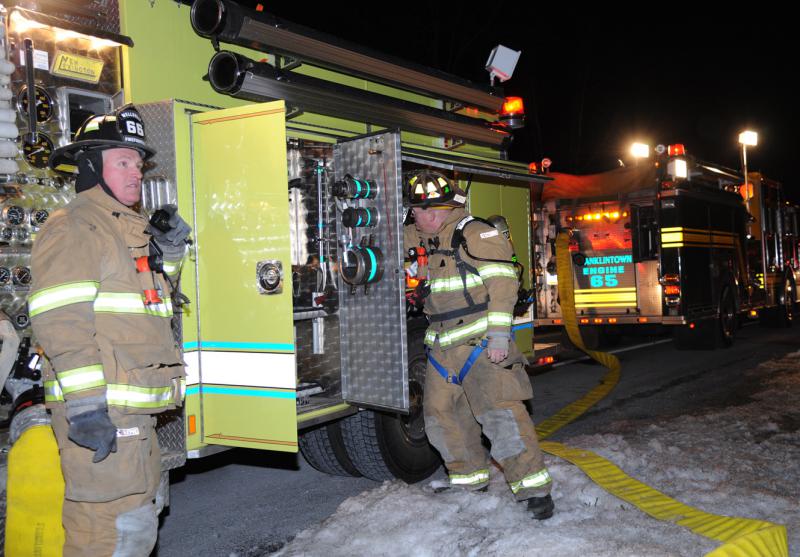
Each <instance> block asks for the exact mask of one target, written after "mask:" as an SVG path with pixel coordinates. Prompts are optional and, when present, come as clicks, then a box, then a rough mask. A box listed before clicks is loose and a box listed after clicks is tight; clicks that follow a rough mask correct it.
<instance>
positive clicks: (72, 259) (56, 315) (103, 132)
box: [29, 106, 190, 556]
mask: <svg viewBox="0 0 800 557" xmlns="http://www.w3.org/2000/svg"><path fill="white" fill-rule="evenodd" d="M154 154H155V152H154V151H153V150H152V149H150V148H149V147H148V146H147V145H146V144H145V134H144V125H143V122H142V119H141V117H140V115H139V113H138V112H137V111H136V109H135V108H134V107H132V106H126V107H123V108H121V109H118V110H116V111H115V112H114V113H113V114H109V115H102V116H94V117H92V118H90V119H88V120H87V121H86V122H85V123H84V124H83V125H82V126H81V128H80V129H79V130H78V132H77V133H76V135H75V141H74V142H73V143H71V144H69V145H67V146H64V147H61V148H59V149H57V150H56V151H55V152H54V153H53V155H52V157H51V159H50V166H51V167H53V168H55V169H56V170H60V171H62V172H63V171H66V172H70V171H72V172H75V171H77V174H78V175H77V179H76V185H75V189H76V193H77V196H76V198H75V199H74V200H73V201H72V202H70V203H69V204H68V205H67V206H66V207H64V208H63V209H61V210H59V211H57V212H55V213H54V214H53V215H52V216H51V217H50V219H48V221H47V223H46V224H45V226H44V227H43V229H42V231H41V233H40V234H39V236H38V238H37V240H36V243H35V245H34V248H33V254H32V263H31V266H32V273H33V277H34V278H33V285H32V291H31V295H30V298H29V311H30V315H31V319H32V326H33V332H34V334H35V336H36V338H37V340H38V342H39V343H40V344H41V346H42V347H43V348H44V351H45V355H46V357H47V358H46V360H47V363H46V365H45V369H44V379H45V400H46V405H47V407H48V409H49V410H50V412H51V414H52V426H53V431H54V433H55V436H56V440H57V443H58V447H59V453H60V457H61V469H62V471H63V474H64V481H65V488H66V489H65V501H64V510H63V515H62V522H63V525H64V530H65V536H66V541H65V544H64V555H66V556H71V555H87V556H88V555H91V556H101V555H112V554H113V555H120V556H123V555H124V556H134V555H136V556H138V555H141V556H147V555H150V552H151V551H152V548H153V547H154V545H155V542H156V536H157V532H158V513H159V512H160V510H161V509H160V508H159V507H160V506H163V497H158V498H157V494H161V495H163V490H165V489H166V488H167V486H168V483H166V482H165V480H166V479H167V478H166V475H164V476H162V473H161V456H160V451H159V446H158V439H157V437H156V432H155V427H154V426H155V417H154V416H155V414H158V413H160V412H163V411H165V410H168V409H173V408H175V407H176V406H179V405H180V404H181V403H182V400H183V385H184V379H183V378H184V369H183V363H182V361H181V355H180V351H179V349H178V347H177V344H176V343H175V341H174V339H173V334H172V329H171V317H172V301H171V294H172V287H171V285H172V284H174V281H175V279H176V278H177V272H178V271H179V268H180V261H181V260H182V258H183V256H184V254H185V252H186V250H187V246H186V238H187V236H188V234H189V231H190V229H189V227H188V225H186V223H185V222H183V221H182V220H181V219H180V217H179V216H177V213H176V212H175V210H174V209H172V210H170V212H169V213H168V215H169V217H170V222H171V223H174V226H173V227H172V228H171V229H170V230H169V231H168V232H169V234H167V233H165V232H163V231H161V230H157V229H154V228H152V227H151V226H149V225H148V221H147V218H146V216H145V215H144V214H143V213H142V212H141V211H140V210H139V209H138V207H139V201H140V196H141V182H142V166H143V162H144V161H146V160H147V159H149V158H151V157H152V156H153V155H154ZM154 254H155V255H156V256H157V257H155V258H154V257H152V256H153V255H154ZM158 256H163V259H164V264H163V267H164V268H163V271H159V269H158V267H159V265H158V263H157V261H156V259H158ZM148 257H150V259H149V263H150V265H149V267H148V265H146V263H147V262H148ZM143 258H144V259H143ZM153 267H155V268H153ZM168 271H171V272H172V273H173V275H175V276H173V277H172V278H169V277H168V276H167V272H168ZM160 484H161V485H160ZM157 500H158V501H157Z"/></svg>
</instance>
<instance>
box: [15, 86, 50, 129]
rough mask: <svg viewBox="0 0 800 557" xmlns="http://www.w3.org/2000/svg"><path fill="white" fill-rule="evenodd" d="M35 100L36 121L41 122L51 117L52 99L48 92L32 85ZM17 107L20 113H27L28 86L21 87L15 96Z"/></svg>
mask: <svg viewBox="0 0 800 557" xmlns="http://www.w3.org/2000/svg"><path fill="white" fill-rule="evenodd" d="M34 99H35V101H36V122H37V123H39V124H43V123H45V122H47V121H48V120H49V119H50V118H52V117H53V99H52V97H51V96H50V94H49V93H48V92H47V91H45V90H44V89H42V88H41V87H39V86H36V87H34ZM17 109H18V110H19V111H20V113H22V114H27V113H28V87H27V86H26V87H23V88H22V90H21V91H20V92H19V97H18V98H17Z"/></svg>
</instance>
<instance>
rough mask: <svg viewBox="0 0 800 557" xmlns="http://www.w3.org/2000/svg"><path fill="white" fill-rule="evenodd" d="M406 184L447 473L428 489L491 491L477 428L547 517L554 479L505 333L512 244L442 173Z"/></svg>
mask: <svg viewBox="0 0 800 557" xmlns="http://www.w3.org/2000/svg"><path fill="white" fill-rule="evenodd" d="M405 189H406V191H405V195H406V199H407V201H408V204H409V205H410V206H411V207H412V210H413V213H414V219H415V224H414V225H409V226H407V227H406V230H405V231H404V232H405V234H404V237H405V239H406V240H405V241H406V242H407V243H408V242H410V241H411V242H414V243H413V244H412V245H406V249H407V250H411V249H412V248H413V249H414V250H419V248H425V250H424V251H425V252H426V254H427V265H426V266H418V267H417V269H418V272H421V273H427V276H420V277H419V278H426V279H427V288H426V291H427V289H429V291H427V297H426V299H425V313H426V314H427V315H428V318H429V320H430V326H429V328H428V331H427V333H426V335H425V344H426V346H427V350H428V367H427V372H426V377H425V402H424V414H425V431H426V432H427V435H428V439H429V440H430V442H431V444H432V445H433V446H434V447H436V449H437V450H438V451H439V453H440V454H441V455H442V458H443V459H444V462H445V466H446V467H447V471H448V474H449V480H448V482H447V484H445V485H435V486H434V488H435V489H436V490H437V491H438V490H439V489H450V488H462V489H468V490H485V489H486V488H487V486H488V483H489V461H488V455H487V454H486V451H485V450H484V448H483V446H482V444H481V431H483V433H484V434H485V435H486V437H488V438H489V440H490V442H491V445H492V448H491V456H492V458H494V460H495V461H497V462H498V463H499V464H500V465H501V466H502V469H503V472H504V474H505V477H506V481H507V482H508V484H509V486H510V488H511V491H512V492H513V493H514V496H515V498H516V499H517V500H518V501H527V507H528V509H529V510H530V511H531V513H532V514H533V517H534V518H536V519H539V520H543V519H547V518H550V517H551V516H552V514H553V509H554V505H553V501H552V498H551V497H550V489H551V486H552V480H551V478H550V474H549V473H548V471H547V468H546V467H545V465H544V460H543V457H542V453H541V450H540V449H539V445H538V439H537V436H536V431H535V429H534V426H533V422H532V421H531V418H530V415H529V414H528V412H527V410H526V408H525V405H524V404H523V401H524V400H527V399H529V398H531V397H532V396H533V393H532V390H531V384H530V380H529V379H528V376H527V373H526V372H525V363H526V362H525V357H524V356H523V355H522V354H521V353H520V351H519V349H518V348H517V347H516V344H515V343H514V342H513V339H512V333H511V324H512V309H513V307H514V304H515V302H516V301H517V287H518V281H517V273H516V271H515V269H514V266H513V264H512V261H511V257H512V248H511V245H510V243H509V241H508V240H507V239H506V238H505V236H503V234H502V233H500V232H498V230H497V229H495V228H494V227H492V226H491V225H490V224H489V223H487V222H484V221H482V220H480V219H474V218H473V217H471V216H470V215H469V214H468V213H467V211H466V210H465V208H464V203H465V202H466V194H465V193H464V192H463V191H462V190H460V189H459V188H458V187H457V186H456V185H455V184H454V183H453V182H452V181H451V180H449V179H448V178H447V177H445V176H444V175H442V174H441V173H439V172H434V171H430V170H422V171H420V172H417V173H414V174H411V175H410V176H407V177H406V179H405ZM408 252H409V253H412V251H408Z"/></svg>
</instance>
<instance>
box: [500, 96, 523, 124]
mask: <svg viewBox="0 0 800 557" xmlns="http://www.w3.org/2000/svg"><path fill="white" fill-rule="evenodd" d="M500 122H501V123H503V124H505V125H507V126H508V127H509V128H511V129H512V130H516V129H518V128H521V127H523V126H525V104H524V103H523V102H522V97H506V101H505V102H504V103H503V109H502V110H501V111H500Z"/></svg>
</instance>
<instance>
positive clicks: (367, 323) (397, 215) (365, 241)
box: [334, 132, 409, 412]
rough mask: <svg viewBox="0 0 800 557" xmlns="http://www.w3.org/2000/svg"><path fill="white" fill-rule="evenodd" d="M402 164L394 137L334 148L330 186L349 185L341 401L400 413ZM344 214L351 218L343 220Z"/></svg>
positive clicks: (404, 361)
mask: <svg viewBox="0 0 800 557" xmlns="http://www.w3.org/2000/svg"><path fill="white" fill-rule="evenodd" d="M400 160H401V158H400V134H399V132H381V133H377V134H372V135H367V136H360V137H357V138H353V139H348V140H345V141H340V142H339V143H337V144H336V146H335V147H334V162H335V166H336V181H337V182H338V183H339V184H342V183H345V182H348V183H349V186H350V187H349V190H348V191H349V193H344V192H342V193H341V195H340V196H339V197H340V198H341V199H340V202H339V206H338V208H337V215H336V216H337V231H338V237H339V238H340V239H343V238H344V239H346V242H345V244H346V245H344V246H342V249H341V255H340V257H339V265H340V268H341V272H340V273H339V323H340V327H339V334H340V340H341V359H342V395H343V396H344V399H345V400H346V401H347V402H352V403H357V404H359V405H363V406H372V407H376V408H383V409H388V410H395V411H401V412H402V411H408V402H409V401H408V353H407V349H406V299H405V282H404V279H405V275H404V273H403V255H404V251H403V194H402V188H401V181H400ZM345 207H346V208H345ZM345 210H346V211H349V212H350V214H351V215H352V214H355V215H356V217H355V218H354V219H350V220H348V219H347V218H346V217H345V214H344V211H345ZM356 211H358V212H356ZM354 212H355V213H354ZM358 215H360V216H361V219H359V218H358ZM348 222H349V223H350V226H345V224H346V223H348ZM344 277H349V278H348V280H345V278H344Z"/></svg>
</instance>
